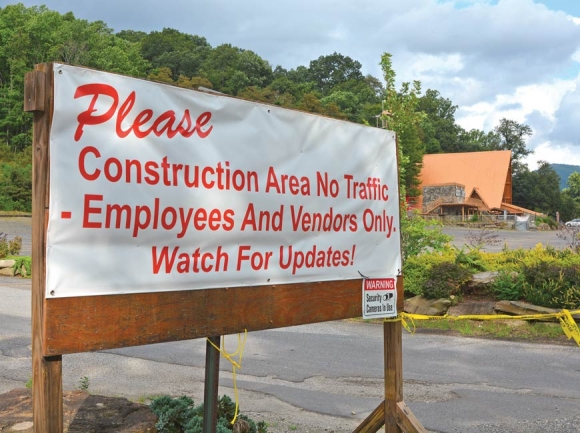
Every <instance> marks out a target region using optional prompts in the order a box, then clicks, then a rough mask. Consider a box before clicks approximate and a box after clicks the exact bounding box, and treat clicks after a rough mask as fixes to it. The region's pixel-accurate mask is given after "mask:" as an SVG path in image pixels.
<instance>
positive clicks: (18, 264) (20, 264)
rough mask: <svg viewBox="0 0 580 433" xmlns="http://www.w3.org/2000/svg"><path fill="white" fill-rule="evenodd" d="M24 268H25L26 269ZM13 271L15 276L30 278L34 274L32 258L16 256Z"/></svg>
mask: <svg viewBox="0 0 580 433" xmlns="http://www.w3.org/2000/svg"><path fill="white" fill-rule="evenodd" d="M22 268H24V271H23V270H22ZM12 273H13V274H14V276H16V275H20V276H23V277H26V278H30V277H31V276H32V259H31V258H30V256H21V257H17V258H15V259H14V265H13V266H12ZM24 274H25V275H24Z"/></svg>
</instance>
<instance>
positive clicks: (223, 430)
mask: <svg viewBox="0 0 580 433" xmlns="http://www.w3.org/2000/svg"><path fill="white" fill-rule="evenodd" d="M150 407H151V410H152V411H153V413H155V415H157V423H156V424H155V428H157V431H158V432H159V433H202V431H203V404H202V405H199V406H195V404H194V402H193V400H192V399H191V398H189V397H187V396H183V397H178V398H171V397H169V396H166V395H164V396H162V397H158V398H156V399H154V400H153V401H152V402H151V406H150ZM235 410H236V405H235V403H234V402H233V401H232V400H231V398H229V397H228V396H227V395H224V396H222V397H221V398H220V399H219V400H218V408H217V412H218V413H217V416H218V420H217V428H216V432H217V433H231V431H232V429H233V426H232V424H231V420H232V419H234V415H235ZM238 420H241V422H245V423H246V424H247V426H248V427H249V432H250V433H267V432H268V429H267V427H266V423H264V422H263V421H260V422H259V423H258V424H256V423H255V422H254V421H253V420H251V419H250V418H248V417H247V416H245V415H239V416H238ZM236 423H238V421H236Z"/></svg>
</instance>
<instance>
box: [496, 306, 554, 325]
mask: <svg viewBox="0 0 580 433" xmlns="http://www.w3.org/2000/svg"><path fill="white" fill-rule="evenodd" d="M494 308H495V310H496V311H497V312H498V313H500V314H509V315H512V316H526V315H529V314H553V313H559V312H560V310H556V309H553V308H546V307H539V306H537V305H533V304H528V303H527V302H519V301H499V302H496V304H495V307H494ZM538 321H543V322H558V319H557V318H552V319H538Z"/></svg>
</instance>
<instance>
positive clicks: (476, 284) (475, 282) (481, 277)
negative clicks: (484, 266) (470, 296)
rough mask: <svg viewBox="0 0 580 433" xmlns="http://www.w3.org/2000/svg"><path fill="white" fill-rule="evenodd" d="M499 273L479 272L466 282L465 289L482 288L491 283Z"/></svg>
mask: <svg viewBox="0 0 580 433" xmlns="http://www.w3.org/2000/svg"><path fill="white" fill-rule="evenodd" d="M498 275H499V272H480V273H478V274H474V275H473V276H472V277H471V281H469V282H468V283H467V284H466V290H475V289H483V288H486V287H488V286H489V285H491V284H492V283H493V282H494V281H495V280H496V278H497V276H498Z"/></svg>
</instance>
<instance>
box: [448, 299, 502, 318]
mask: <svg viewBox="0 0 580 433" xmlns="http://www.w3.org/2000/svg"><path fill="white" fill-rule="evenodd" d="M494 306H495V303H494V302H485V301H483V302H463V303H461V304H459V305H454V306H453V307H451V308H449V310H448V311H447V314H448V315H450V316H470V315H474V314H476V315H493V314H496V313H495V310H494Z"/></svg>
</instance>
